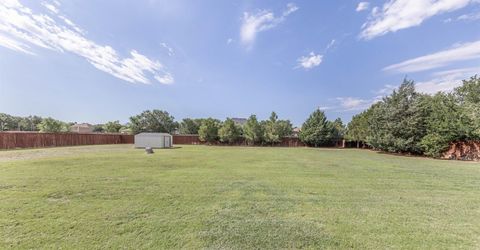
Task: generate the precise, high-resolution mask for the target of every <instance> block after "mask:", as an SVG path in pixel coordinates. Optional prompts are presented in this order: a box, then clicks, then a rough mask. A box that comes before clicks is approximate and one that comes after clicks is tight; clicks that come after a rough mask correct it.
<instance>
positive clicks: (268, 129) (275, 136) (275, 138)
mask: <svg viewBox="0 0 480 250" xmlns="http://www.w3.org/2000/svg"><path fill="white" fill-rule="evenodd" d="M279 132H280V131H279V127H278V116H277V114H276V113H275V112H272V114H271V115H270V119H268V120H267V121H265V122H264V124H263V138H264V140H265V142H266V143H271V144H275V143H278V142H280V141H281V139H282V138H281V137H280V136H281V135H280V133H279Z"/></svg>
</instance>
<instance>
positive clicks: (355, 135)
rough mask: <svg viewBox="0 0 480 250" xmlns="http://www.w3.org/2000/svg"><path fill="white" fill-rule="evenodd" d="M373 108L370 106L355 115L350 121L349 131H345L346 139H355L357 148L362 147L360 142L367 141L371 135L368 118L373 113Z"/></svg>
mask: <svg viewBox="0 0 480 250" xmlns="http://www.w3.org/2000/svg"><path fill="white" fill-rule="evenodd" d="M372 110H373V108H371V107H370V108H369V109H367V110H366V111H363V112H362V113H360V114H358V115H355V116H353V118H352V120H351V121H350V122H349V123H348V126H347V131H346V133H345V139H347V140H349V141H354V142H356V144H357V148H359V147H360V142H363V143H364V142H366V141H367V136H368V135H369V131H370V130H369V124H368V120H369V117H370V115H371V113H372Z"/></svg>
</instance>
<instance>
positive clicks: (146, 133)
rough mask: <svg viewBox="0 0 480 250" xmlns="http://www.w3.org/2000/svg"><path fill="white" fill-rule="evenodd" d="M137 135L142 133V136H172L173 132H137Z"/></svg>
mask: <svg viewBox="0 0 480 250" xmlns="http://www.w3.org/2000/svg"><path fill="white" fill-rule="evenodd" d="M137 135H141V136H160V135H168V136H171V134H169V133H152V132H142V133H139V134H136V135H135V136H137Z"/></svg>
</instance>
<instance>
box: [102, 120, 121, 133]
mask: <svg viewBox="0 0 480 250" xmlns="http://www.w3.org/2000/svg"><path fill="white" fill-rule="evenodd" d="M121 128H122V124H120V121H110V122H107V123H105V124H104V125H103V130H104V131H105V132H107V133H118V132H120V129H121Z"/></svg>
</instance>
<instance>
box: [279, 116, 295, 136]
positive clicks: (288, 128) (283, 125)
mask: <svg viewBox="0 0 480 250" xmlns="http://www.w3.org/2000/svg"><path fill="white" fill-rule="evenodd" d="M277 126H278V134H279V135H280V137H281V138H283V137H286V136H291V135H292V134H293V125H292V123H291V122H290V121H289V120H279V121H278V122H277Z"/></svg>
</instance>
